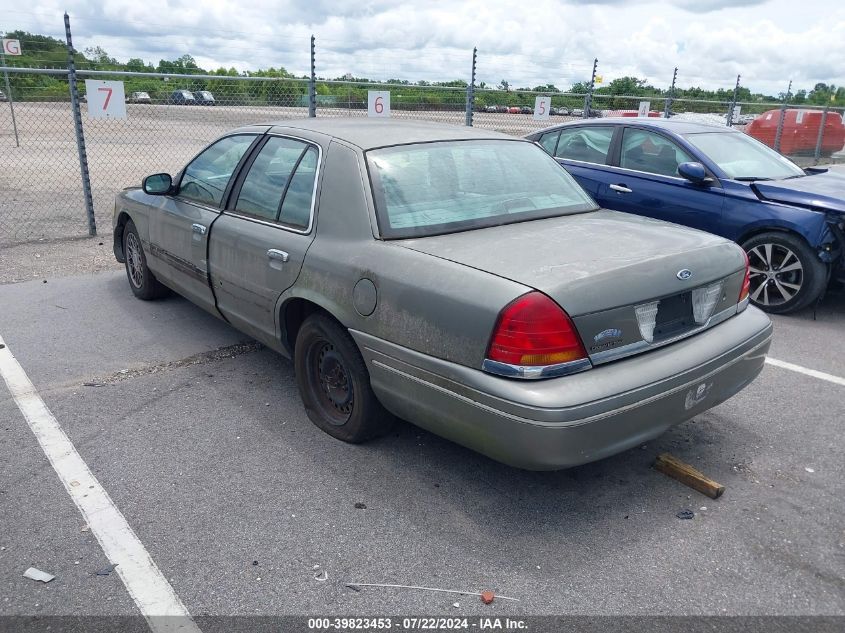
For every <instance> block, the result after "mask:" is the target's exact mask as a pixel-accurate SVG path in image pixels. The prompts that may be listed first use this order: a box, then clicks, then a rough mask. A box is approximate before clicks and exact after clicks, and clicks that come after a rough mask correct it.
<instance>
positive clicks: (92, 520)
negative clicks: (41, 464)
mask: <svg viewBox="0 0 845 633" xmlns="http://www.w3.org/2000/svg"><path fill="white" fill-rule="evenodd" d="M0 375H2V376H3V380H5V381H6V386H7V387H8V388H9V392H10V393H11V394H12V398H14V400H15V403H16V404H17V405H18V408H19V409H20V410H21V413H23V415H24V417H25V418H26V421H27V423H28V424H29V428H30V429H32V432H33V433H34V434H35V437H36V438H37V439H38V443H39V444H41V449H42V450H43V451H44V454H45V455H47V459H49V460H50V464H52V466H53V469H54V470H55V471H56V474H57V475H58V476H59V479H60V480H61V482H62V483H63V484H64V486H65V490H67V492H68V494H69V495H70V497H71V499H73V502H74V503H75V504H76V507H77V508H79V511H80V512H81V513H82V516H83V518H84V519H85V521H86V522H87V523H88V525H89V526H90V529H91V533H92V534H93V535H94V536H95V537H96V538H97V541H99V543H100V546H101V547H102V548H103V551H104V552H105V554H106V557H107V558H108V559H109V562H111V563H114V564H116V565H117V567H116V569H115V571H116V572H117V574H118V576H120V579H121V580H122V581H123V584H124V585H126V590H127V591H128V592H129V595H130V596H132V599H133V600H134V601H135V604H136V605H138V609H140V611H141V614H142V615H143V616H144V617H145V618H146V619H147V623H148V624H149V626H150V628H151V629H152V630H153V631H154V632H155V633H175V632H176V631H179V632H180V633H200V629H199V627H197V625H196V624H195V623H194V621H193V620H192V619H191V615H190V614H189V613H188V610H187V609H186V608H185V605H183V604H182V601H181V600H179V596H177V595H176V593H175V592H174V591H173V587H171V586H170V583H169V582H167V579H166V578H165V577H164V576H163V575H162V573H161V571H160V570H159V568H158V567H157V566H156V564H155V562H154V561H153V559H152V558H151V557H150V555H149V553H148V552H147V550H146V549H145V548H144V545H143V544H142V543H141V541H140V540H139V539H138V537H137V536H136V535H135V532H133V531H132V528H131V527H130V526H129V523H127V522H126V518H125V517H124V516H123V514H122V513H121V512H120V510H118V509H117V507H116V506H115V505H114V503H113V502H112V500H111V497H109V494H108V492H106V490H105V489H104V488H103V487H102V486H101V485H100V482H99V481H97V479H96V477H94V475H93V473H92V472H91V470H90V469H89V468H88V465H87V464H86V463H85V462H84V461H83V459H82V457H80V455H79V453H77V452H76V448H74V446H73V443H72V442H71V441H70V439H69V438H68V436H67V435H66V434H65V432H64V431H63V430H62V427H61V426H60V425H59V422H58V421H57V420H56V418H55V417H54V416H53V414H52V413H51V412H50V409H48V408H47V405H46V404H44V401H43V400H42V399H41V396H39V395H38V392H37V391H36V390H35V386H34V385H33V384H32V382H31V381H30V380H29V378H28V377H27V375H26V373H25V372H24V370H23V368H22V367H21V366H20V363H18V361H17V359H16V358H15V357H14V356H13V355H12V352H11V350H9V348H8V347H5V343H4V341H3V338H2V337H0ZM160 616H167V617H160Z"/></svg>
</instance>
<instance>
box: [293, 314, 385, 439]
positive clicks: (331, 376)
mask: <svg viewBox="0 0 845 633" xmlns="http://www.w3.org/2000/svg"><path fill="white" fill-rule="evenodd" d="M294 366H295V368H296V384H297V387H298V388H299V395H300V397H301V398H302V402H303V404H304V405H305V412H306V413H307V414H308V417H309V418H310V419H311V421H312V422H313V423H314V424H315V425H316V426H318V427H319V428H320V429H322V430H323V431H325V432H326V433H328V434H329V435H331V436H332V437H336V438H337V439H339V440H343V441H344V442H351V443H358V442H364V441H366V440H368V439H371V438H374V437H378V436H379V435H383V434H385V433H387V432H388V431H389V430H390V428H391V426H392V423H393V416H391V414H390V413H388V412H387V411H386V410H385V408H384V407H383V406H382V405H381V403H380V402H379V401H378V399H377V398H376V395H375V394H374V393H373V389H372V387H371V386H370V375H369V372H368V371H367V367H366V364H365V363H364V359H363V357H362V356H361V352H360V351H358V347H357V346H356V345H355V342H354V341H353V340H352V338H351V337H350V336H349V334H348V333H347V332H346V331H345V330H344V329H343V328H342V327H341V326H340V325H339V324H338V323H337V322H336V321H335V320H334V319H332V318H330V317H329V316H327V315H325V314H321V313H315V314H312V315H311V316H309V317H308V318H307V319H306V320H305V322H304V323H303V324H302V327H300V328H299V332H298V333H297V336H296V345H295V347H294Z"/></svg>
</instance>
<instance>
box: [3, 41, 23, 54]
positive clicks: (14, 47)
mask: <svg viewBox="0 0 845 633" xmlns="http://www.w3.org/2000/svg"><path fill="white" fill-rule="evenodd" d="M3 54H4V55H21V41H20V40H3Z"/></svg>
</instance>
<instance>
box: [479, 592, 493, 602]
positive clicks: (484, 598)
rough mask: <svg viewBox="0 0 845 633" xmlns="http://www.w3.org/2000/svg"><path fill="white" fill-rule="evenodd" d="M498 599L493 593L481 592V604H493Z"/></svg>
mask: <svg viewBox="0 0 845 633" xmlns="http://www.w3.org/2000/svg"><path fill="white" fill-rule="evenodd" d="M495 599H496V595H495V594H494V593H493V592H492V591H482V592H481V602H483V603H484V604H491V603H492V602H493V600H495Z"/></svg>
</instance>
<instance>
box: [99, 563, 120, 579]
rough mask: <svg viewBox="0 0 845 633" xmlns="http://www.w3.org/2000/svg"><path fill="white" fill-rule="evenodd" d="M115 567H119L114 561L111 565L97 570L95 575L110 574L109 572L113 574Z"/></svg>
mask: <svg viewBox="0 0 845 633" xmlns="http://www.w3.org/2000/svg"><path fill="white" fill-rule="evenodd" d="M115 567H117V563H112V564H111V565H107V566H106V567H103V568H102V569H100V570H99V571H97V572H95V573H94V575H95V576H108V575H109V574H111V573H112V572H113V571H114V568H115Z"/></svg>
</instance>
